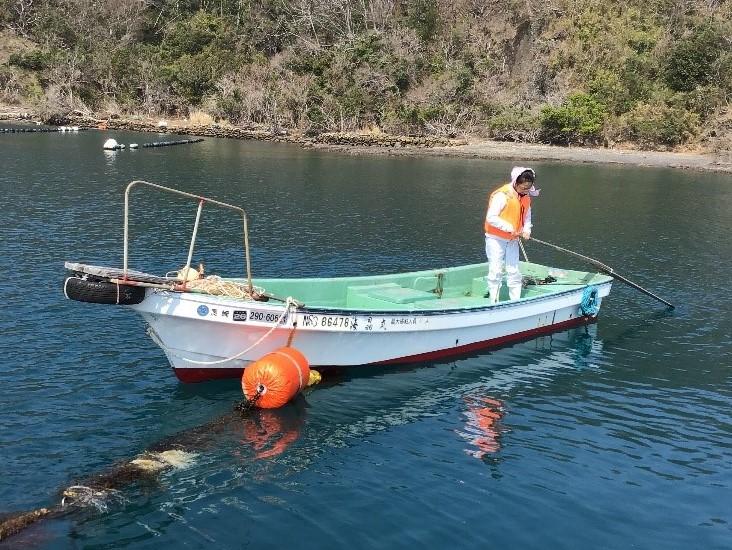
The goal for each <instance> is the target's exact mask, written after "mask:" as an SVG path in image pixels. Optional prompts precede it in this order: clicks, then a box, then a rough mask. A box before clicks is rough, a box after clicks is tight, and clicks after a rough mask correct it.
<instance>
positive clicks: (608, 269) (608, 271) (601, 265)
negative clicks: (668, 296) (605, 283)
mask: <svg viewBox="0 0 732 550" xmlns="http://www.w3.org/2000/svg"><path fill="white" fill-rule="evenodd" d="M531 241H532V242H535V243H539V244H543V245H544V246H548V247H549V248H553V249H554V250H559V251H560V252H566V253H567V254H571V255H572V256H576V257H577V258H581V259H582V260H584V261H586V262H589V263H591V264H592V265H594V266H595V267H597V268H598V269H599V270H600V271H602V272H603V273H606V274H608V275H610V276H611V277H612V278H613V279H617V280H618V281H620V282H623V283H625V284H626V285H628V286H630V287H633V288H634V289H636V290H640V291H641V292H642V293H643V294H645V295H646V296H650V297H651V298H655V299H656V300H658V301H659V302H663V303H664V304H666V305H667V306H668V307H670V308H671V309H674V308H675V307H676V306H674V305H673V304H672V303H671V302H667V301H666V300H664V299H663V298H661V297H660V296H656V295H655V294H654V293H653V292H651V291H650V290H646V289H645V288H643V287H642V286H640V285H638V284H636V283H634V282H633V281H630V280H628V279H626V278H625V277H623V276H622V275H618V274H617V273H615V270H614V269H613V268H612V267H610V266H607V265H605V264H604V263H602V262H600V261H597V260H595V259H594V258H590V257H589V256H584V255H583V254H578V253H577V252H572V251H571V250H567V249H566V248H562V247H561V246H557V245H556V244H552V243H548V242H546V241H542V240H541V239H536V238H534V237H532V238H531Z"/></svg>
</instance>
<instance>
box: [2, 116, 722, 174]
mask: <svg viewBox="0 0 732 550" xmlns="http://www.w3.org/2000/svg"><path fill="white" fill-rule="evenodd" d="M0 120H7V121H16V122H21V123H29V122H36V123H38V121H37V118H36V117H35V115H34V114H33V113H30V112H27V111H24V110H22V109H8V108H0ZM51 122H53V123H54V124H56V125H74V126H79V127H80V128H86V129H92V128H95V129H100V130H126V131H134V132H156V133H166V134H178V135H193V136H200V137H216V138H229V139H256V140H260V141H274V142H289V143H296V144H299V145H301V146H303V147H313V148H318V149H323V150H330V151H338V152H341V153H347V154H353V155H374V154H376V155H394V156H417V155H422V156H452V157H462V158H483V159H493V160H517V161H519V160H520V161H562V162H580V163H605V164H629V165H636V166H653V167H667V168H679V169H692V170H708V171H719V172H732V154H731V153H730V152H729V151H727V152H721V153H716V154H711V153H697V152H688V153H687V152H661V151H637V150H629V149H612V148H588V147H557V146H550V145H540V144H529V143H514V142H498V141H490V140H481V139H474V138H473V139H459V138H448V137H440V136H395V135H389V134H384V133H381V132H370V133H354V132H327V133H320V134H312V135H311V134H304V133H301V132H297V131H292V130H287V129H278V130H272V129H267V128H261V127H253V126H252V127H239V126H231V125H223V124H215V123H214V124H209V125H197V124H191V123H190V122H189V121H186V120H173V121H162V120H153V119H143V118H135V117H133V118H121V117H115V116H111V117H109V118H97V117H91V116H86V115H83V114H81V113H77V114H72V115H69V116H67V117H63V119H61V118H59V119H58V120H53V121H51Z"/></svg>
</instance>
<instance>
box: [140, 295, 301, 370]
mask: <svg viewBox="0 0 732 550" xmlns="http://www.w3.org/2000/svg"><path fill="white" fill-rule="evenodd" d="M290 309H294V310H296V309H297V302H296V301H295V299H294V298H293V297H292V296H288V297H287V299H286V300H285V309H284V311H283V312H282V315H280V317H279V319H277V321H276V322H275V324H274V325H273V326H272V328H271V329H269V330H268V331H267V332H265V333H264V334H263V335H262V337H261V338H259V340H257V341H256V342H254V343H253V344H252V345H251V346H249V347H248V348H247V349H245V350H242V351H240V352H239V353H237V354H235V355H232V356H231V357H227V358H225V359H217V360H215V361H197V360H196V359H191V358H189V357H183V356H182V355H179V354H178V353H176V352H174V351H173V350H172V349H171V348H169V347H168V346H166V345H165V344H163V342H162V341H161V340H160V337H159V336H158V335H157V334H156V333H155V331H154V330H153V329H152V327H148V331H147V332H148V334H149V336H150V338H152V339H153V341H154V342H155V343H156V344H157V345H158V346H160V347H161V348H163V350H165V351H166V353H170V354H171V355H173V356H174V357H177V358H178V359H180V360H182V361H185V362H187V363H193V364H194V365H220V364H221V363H226V362H228V361H233V360H234V359H238V358H239V357H241V356H242V355H244V354H245V353H248V352H250V351H251V350H253V349H254V348H255V347H257V346H258V345H259V344H261V343H262V342H264V340H266V339H267V337H269V335H270V334H272V333H273V332H274V331H275V329H276V328H277V327H279V326H280V324H281V323H282V321H283V320H284V319H285V318H286V317H287V315H288V313H289V312H290Z"/></svg>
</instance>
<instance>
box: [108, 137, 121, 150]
mask: <svg viewBox="0 0 732 550" xmlns="http://www.w3.org/2000/svg"><path fill="white" fill-rule="evenodd" d="M103 147H104V149H105V150H107V151H114V150H116V149H121V148H122V146H121V145H120V144H119V143H117V140H116V139H112V138H109V139H108V140H107V141H105V142H104V145H103Z"/></svg>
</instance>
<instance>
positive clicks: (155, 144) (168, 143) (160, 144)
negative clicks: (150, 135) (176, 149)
mask: <svg viewBox="0 0 732 550" xmlns="http://www.w3.org/2000/svg"><path fill="white" fill-rule="evenodd" d="M202 141H203V138H196V139H179V140H178V141H154V142H152V143H143V144H142V145H141V147H170V146H171V145H186V144H188V143H200V142H202Z"/></svg>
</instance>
